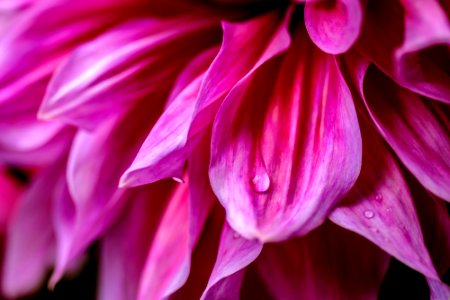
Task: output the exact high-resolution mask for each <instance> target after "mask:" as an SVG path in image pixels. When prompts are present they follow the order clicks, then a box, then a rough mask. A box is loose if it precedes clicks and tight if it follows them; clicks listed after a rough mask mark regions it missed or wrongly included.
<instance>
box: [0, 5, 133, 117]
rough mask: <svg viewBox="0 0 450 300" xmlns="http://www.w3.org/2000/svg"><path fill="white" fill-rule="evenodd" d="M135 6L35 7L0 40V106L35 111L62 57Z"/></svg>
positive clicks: (20, 16)
mask: <svg viewBox="0 0 450 300" xmlns="http://www.w3.org/2000/svg"><path fill="white" fill-rule="evenodd" d="M139 1H140V0H137V1H134V0H131V1H124V0H112V1H96V2H95V3H93V2H92V1H89V0H81V1H77V2H76V3H74V2H73V1H66V0H64V1H60V0H48V1H35V3H33V5H32V6H31V7H30V8H28V9H27V10H26V11H24V12H23V13H21V14H19V15H18V16H17V18H15V20H14V26H10V27H9V30H6V31H5V33H4V34H2V37H1V39H0V103H2V105H8V109H9V110H17V109H23V108H24V107H36V106H37V105H39V103H40V101H41V100H42V98H41V97H43V94H44V91H45V87H46V84H47V82H48V80H49V79H50V75H51V73H52V72H53V70H54V69H55V67H56V66H57V64H58V63H60V62H61V61H62V59H63V58H64V57H65V56H66V55H67V53H68V52H69V51H70V50H71V49H72V48H73V47H74V46H76V45H77V44H79V43H81V42H83V41H85V40H87V39H90V38H92V37H95V36H96V35H97V34H98V33H100V32H101V31H103V30H105V29H106V28H107V27H109V26H111V25H112V24H113V23H114V22H117V20H118V19H120V18H123V13H124V11H127V6H128V7H130V6H131V7H133V6H134V7H135V6H136V4H137V2H139ZM17 103H20V105H17Z"/></svg>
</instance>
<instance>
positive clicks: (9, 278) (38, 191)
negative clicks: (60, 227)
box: [2, 162, 64, 297]
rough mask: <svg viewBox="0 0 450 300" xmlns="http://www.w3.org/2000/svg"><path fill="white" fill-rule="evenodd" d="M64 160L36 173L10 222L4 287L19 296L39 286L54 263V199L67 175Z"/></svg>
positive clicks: (12, 294) (4, 290)
mask: <svg viewBox="0 0 450 300" xmlns="http://www.w3.org/2000/svg"><path fill="white" fill-rule="evenodd" d="M62 169H63V166H62V165H61V163H60V162H58V163H56V164H55V165H54V166H52V167H50V168H48V169H46V170H45V171H43V172H42V173H39V174H37V175H36V179H35V182H34V183H33V184H32V185H31V187H30V188H29V190H28V191H27V192H25V193H24V195H23V197H22V198H21V199H20V200H19V202H18V203H17V206H16V209H15V211H14V213H13V216H12V219H11V223H10V224H9V227H8V231H7V238H6V249H5V258H4V265H3V271H2V290H3V292H4V293H5V294H6V295H7V296H9V297H18V296H21V295H24V294H26V293H30V292H32V291H34V290H35V289H37V288H39V287H40V285H41V284H42V283H43V280H44V279H45V276H46V274H47V272H48V270H49V268H50V267H51V266H52V264H53V261H54V257H53V253H54V247H55V243H54V233H53V227H52V223H51V215H52V202H53V201H54V197H56V196H57V195H56V194H55V195H53V193H55V191H54V190H53V189H52V187H57V186H60V183H61V182H62V183H63V182H64V181H61V178H63V177H62V175H63V170H62Z"/></svg>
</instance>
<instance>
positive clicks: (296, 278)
mask: <svg viewBox="0 0 450 300" xmlns="http://www.w3.org/2000/svg"><path fill="white" fill-rule="evenodd" d="M388 265H389V256H388V255H386V254H385V253H384V252H383V251H381V250H380V249H378V248H377V247H376V246H374V245H373V244H371V243H370V242H368V241H366V240H364V239H362V238H361V237H358V236H357V235H355V234H353V233H351V232H348V231H346V230H343V229H341V228H338V227H337V226H334V225H332V224H328V223H326V224H325V225H324V226H323V227H320V228H319V229H318V230H316V231H314V232H312V233H311V234H309V235H308V236H306V237H303V238H297V239H293V240H291V241H288V242H284V243H281V244H269V245H266V246H264V250H263V251H262V253H261V255H260V256H259V257H258V260H257V266H258V270H259V272H260V274H261V277H262V278H263V280H264V283H265V284H266V285H267V287H268V289H269V290H270V292H271V293H272V294H273V296H274V297H275V299H284V300H290V299H292V300H294V299H324V300H327V299H329V300H338V299H361V300H363V299H364V300H367V299H374V300H375V299H377V296H378V290H379V288H380V286H381V283H382V281H383V278H384V276H385V274H386V271H387V269H388Z"/></svg>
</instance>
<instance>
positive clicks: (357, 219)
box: [330, 121, 438, 278]
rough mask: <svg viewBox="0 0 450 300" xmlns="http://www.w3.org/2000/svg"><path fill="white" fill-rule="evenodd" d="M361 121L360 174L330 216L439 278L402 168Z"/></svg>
mask: <svg viewBox="0 0 450 300" xmlns="http://www.w3.org/2000/svg"><path fill="white" fill-rule="evenodd" d="M361 124H362V125H363V126H361V128H362V133H363V165H362V170H361V174H360V176H359V178H358V180H357V182H356V184H355V186H354V187H353V189H352V190H351V191H350V193H349V195H348V196H347V197H346V199H345V201H344V202H343V203H342V205H341V206H339V207H338V208H337V209H336V210H335V211H334V212H333V213H332V214H331V216H330V219H331V220H332V221H333V222H334V223H336V224H338V225H339V226H342V227H344V228H346V229H348V230H351V231H354V232H356V233H358V234H360V235H362V236H363V237H365V238H367V239H368V240H370V241H372V242H373V243H374V244H376V245H378V246H379V247H380V248H381V249H383V250H384V251H386V252H387V253H389V254H390V255H392V256H394V257H396V258H397V259H399V260H400V261H402V262H403V263H405V264H406V265H408V266H410V267H412V268H414V269H416V270H417V271H419V272H421V273H423V274H424V275H426V276H428V277H433V278H438V275H437V274H436V271H435V268H434V266H433V263H432V261H431V258H430V255H429V254H428V250H427V248H426V245H425V242H424V240H423V234H422V230H421V226H420V223H419V219H418V217H417V213H416V208H415V205H414V201H413V199H412V196H411V193H410V191H409V189H408V185H407V183H406V182H405V180H404V179H403V175H402V171H401V170H400V167H399V166H398V164H397V162H396V161H395V159H394V157H392V154H391V153H390V152H389V149H388V148H387V146H385V144H384V143H383V141H382V139H381V138H380V137H379V136H378V134H377V132H375V130H373V129H371V128H370V126H371V125H370V123H368V122H367V121H363V122H362V123H361Z"/></svg>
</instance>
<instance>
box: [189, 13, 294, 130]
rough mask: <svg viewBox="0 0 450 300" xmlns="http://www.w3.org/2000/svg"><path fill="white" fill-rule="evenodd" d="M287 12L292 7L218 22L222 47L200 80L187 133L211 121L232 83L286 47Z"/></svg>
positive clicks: (289, 39) (201, 127) (288, 38)
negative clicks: (220, 24) (234, 21)
mask: <svg viewBox="0 0 450 300" xmlns="http://www.w3.org/2000/svg"><path fill="white" fill-rule="evenodd" d="M291 14H292V9H290V10H288V11H287V12H286V13H284V12H281V11H277V10H274V11H272V12H270V13H266V14H263V15H261V16H259V17H255V18H251V19H250V20H248V21H245V22H237V23H228V22H223V23H222V27H223V32H224V33H223V42H222V47H221V49H220V51H219V54H218V55H217V57H216V58H215V60H214V62H213V63H212V64H211V66H210V68H209V69H208V71H207V73H206V76H205V79H204V81H203V84H202V88H201V90H200V94H199V97H198V103H197V105H196V109H195V114H194V120H193V124H192V125H191V129H190V133H189V135H190V136H192V135H195V134H196V133H198V132H199V131H201V130H202V129H204V128H205V127H207V126H209V125H210V124H211V122H212V121H213V119H214V117H215V115H216V112H217V110H218V108H219V106H220V104H221V102H222V100H223V99H224V97H225V96H226V94H227V93H228V92H229V91H230V89H231V88H232V87H233V86H234V85H235V84H236V83H238V82H239V81H241V80H242V79H243V78H244V77H247V76H251V74H252V73H253V72H254V70H256V69H257V68H258V67H259V66H260V65H262V64H264V63H265V62H266V61H268V60H270V59H271V58H272V57H275V56H277V55H279V54H280V53H282V52H284V51H285V50H286V49H287V48H288V47H289V45H290V42H291V38H290V35H289V28H288V26H289V21H290V20H291Z"/></svg>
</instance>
